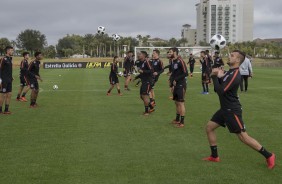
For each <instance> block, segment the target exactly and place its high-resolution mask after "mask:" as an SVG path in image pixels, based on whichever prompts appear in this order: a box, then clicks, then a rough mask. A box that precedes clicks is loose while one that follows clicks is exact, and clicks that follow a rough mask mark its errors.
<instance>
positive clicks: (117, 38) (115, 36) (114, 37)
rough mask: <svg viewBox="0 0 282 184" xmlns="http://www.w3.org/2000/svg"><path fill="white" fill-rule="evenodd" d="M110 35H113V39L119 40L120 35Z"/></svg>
mask: <svg viewBox="0 0 282 184" xmlns="http://www.w3.org/2000/svg"><path fill="white" fill-rule="evenodd" d="M112 37H113V40H114V41H119V40H120V36H119V35H118V34H113V35H112Z"/></svg>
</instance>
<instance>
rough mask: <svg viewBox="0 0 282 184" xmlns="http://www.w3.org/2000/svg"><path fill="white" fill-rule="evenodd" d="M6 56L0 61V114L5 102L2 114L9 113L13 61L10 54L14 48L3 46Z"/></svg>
mask: <svg viewBox="0 0 282 184" xmlns="http://www.w3.org/2000/svg"><path fill="white" fill-rule="evenodd" d="M5 52H6V56H5V57H3V58H2V59H1V61H0V114H3V112H2V106H3V104H4V103H5V110H4V114H11V112H10V111H9V105H10V101H11V97H12V82H13V80H14V79H13V74H12V72H13V62H12V59H13V58H12V56H13V53H14V48H13V47H11V46H7V47H6V48H5Z"/></svg>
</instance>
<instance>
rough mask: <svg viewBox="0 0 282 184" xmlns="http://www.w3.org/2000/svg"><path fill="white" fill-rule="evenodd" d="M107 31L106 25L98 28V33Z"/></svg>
mask: <svg viewBox="0 0 282 184" xmlns="http://www.w3.org/2000/svg"><path fill="white" fill-rule="evenodd" d="M105 32H106V28H105V27H104V26H99V27H98V28H97V33H98V34H105Z"/></svg>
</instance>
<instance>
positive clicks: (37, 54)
mask: <svg viewBox="0 0 282 184" xmlns="http://www.w3.org/2000/svg"><path fill="white" fill-rule="evenodd" d="M40 54H42V53H41V52H35V53H34V57H37V56H39V55H40Z"/></svg>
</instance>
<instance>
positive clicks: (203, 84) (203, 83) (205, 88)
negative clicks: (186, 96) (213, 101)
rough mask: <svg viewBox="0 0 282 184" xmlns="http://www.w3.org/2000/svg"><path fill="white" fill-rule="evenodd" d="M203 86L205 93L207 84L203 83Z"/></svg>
mask: <svg viewBox="0 0 282 184" xmlns="http://www.w3.org/2000/svg"><path fill="white" fill-rule="evenodd" d="M202 86H203V92H206V87H205V84H204V83H202Z"/></svg>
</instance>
